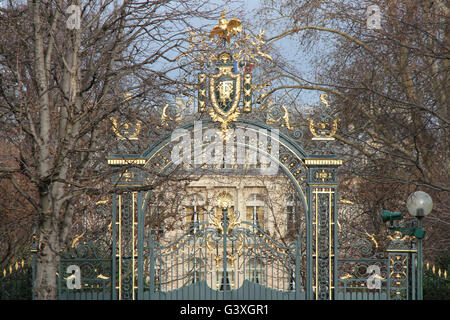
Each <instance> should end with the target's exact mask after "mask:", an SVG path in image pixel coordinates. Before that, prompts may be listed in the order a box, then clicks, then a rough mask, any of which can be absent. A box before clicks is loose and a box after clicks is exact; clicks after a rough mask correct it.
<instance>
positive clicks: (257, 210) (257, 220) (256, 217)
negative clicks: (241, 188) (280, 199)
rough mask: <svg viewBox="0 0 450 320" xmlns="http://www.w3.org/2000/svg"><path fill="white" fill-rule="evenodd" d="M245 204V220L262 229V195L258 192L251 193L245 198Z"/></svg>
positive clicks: (263, 208)
mask: <svg viewBox="0 0 450 320" xmlns="http://www.w3.org/2000/svg"><path fill="white" fill-rule="evenodd" d="M245 205H246V220H247V221H248V222H250V223H251V224H252V225H253V226H256V227H258V228H260V229H261V230H264V225H265V223H264V222H265V221H264V219H265V215H264V211H265V202H264V197H263V196H262V195H260V194H256V193H253V194H251V195H250V197H248V198H247V201H246V202H245Z"/></svg>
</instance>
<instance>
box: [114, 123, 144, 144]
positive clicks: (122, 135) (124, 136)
mask: <svg viewBox="0 0 450 320" xmlns="http://www.w3.org/2000/svg"><path fill="white" fill-rule="evenodd" d="M110 120H111V121H112V123H113V126H112V130H113V132H114V133H115V134H116V136H117V138H118V139H119V140H138V135H139V132H140V131H141V121H139V120H138V121H137V122H136V127H135V129H134V131H133V132H130V131H129V129H130V128H131V127H132V126H133V125H132V123H130V122H125V123H121V124H120V126H119V125H118V121H117V119H116V118H113V117H111V118H110ZM119 127H121V128H122V129H123V130H120V131H119ZM121 131H122V132H121Z"/></svg>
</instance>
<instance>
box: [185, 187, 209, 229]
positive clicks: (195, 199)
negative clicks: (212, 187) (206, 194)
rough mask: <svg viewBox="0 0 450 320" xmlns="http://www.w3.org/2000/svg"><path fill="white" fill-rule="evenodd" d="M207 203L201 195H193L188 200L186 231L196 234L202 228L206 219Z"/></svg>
mask: <svg viewBox="0 0 450 320" xmlns="http://www.w3.org/2000/svg"><path fill="white" fill-rule="evenodd" d="M204 205H205V201H204V199H203V197H202V196H201V195H199V194H193V195H191V196H190V197H189V198H188V202H187V203H186V205H185V209H186V231H187V232H189V233H194V232H195V230H198V228H200V227H201V223H203V222H204V219H205V209H204Z"/></svg>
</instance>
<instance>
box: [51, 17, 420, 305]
mask: <svg viewBox="0 0 450 320" xmlns="http://www.w3.org/2000/svg"><path fill="white" fill-rule="evenodd" d="M235 22H236V21H235ZM221 23H226V20H225V17H224V16H223V17H222V19H221ZM239 24H240V22H239ZM238 29H239V28H237V29H236V30H235V31H236V32H239V31H240V29H239V30H238ZM216 35H217V34H216ZM222 40H224V41H223V44H224V46H225V45H226V44H227V38H226V37H225V38H223V39H222ZM228 40H229V39H228ZM255 43H256V44H257V45H258V48H257V50H256V51H257V52H258V54H259V55H261V56H260V58H267V57H269V58H270V56H268V55H267V54H264V53H262V52H261V51H260V45H261V37H259V38H258V39H256V40H255ZM233 48H234V49H236V47H232V46H230V47H229V48H221V51H222V53H220V54H219V55H217V56H210V57H208V59H209V60H210V61H209V63H211V64H214V65H215V72H216V73H214V74H207V72H209V71H208V70H210V69H211V68H209V67H208V65H209V64H206V63H205V64H204V66H205V70H203V71H202V72H200V73H199V75H198V83H197V84H196V87H197V90H198V111H199V113H200V116H199V117H200V118H201V121H190V122H189V121H186V124H184V125H181V126H178V127H177V129H176V139H173V137H172V136H168V137H166V138H165V139H162V140H161V141H159V142H158V143H156V144H154V145H151V146H150V147H149V148H148V149H147V151H145V152H143V153H142V154H133V153H128V152H127V151H125V152H122V153H118V154H114V155H111V156H110V157H108V158H107V161H108V164H109V165H111V166H113V167H115V168H116V169H121V170H117V171H122V173H120V174H117V175H116V176H115V177H114V179H113V181H112V183H113V184H114V185H115V186H117V187H118V188H119V189H120V192H117V193H116V194H114V195H113V197H112V201H111V208H110V209H111V212H112V217H111V220H112V225H111V234H110V237H111V240H112V243H111V247H110V249H111V250H110V256H107V257H98V256H96V255H95V254H92V255H90V256H86V257H82V258H79V257H77V256H76V255H75V256H74V255H72V256H69V257H65V258H63V259H62V260H61V267H60V274H61V276H60V281H59V293H60V298H62V299H71V298H79V299H84V298H89V297H90V298H91V299H96V298H99V299H100V298H101V299H108V298H110V299H124V300H125V299H252V300H254V299H309V300H312V299H324V300H328V299H349V298H358V299H363V298H364V299H369V298H370V299H391V298H414V297H415V288H414V281H415V279H414V274H415V270H414V264H413V263H410V262H411V261H414V259H415V256H414V254H415V249H414V248H409V249H408V248H406V249H405V247H404V243H405V239H403V242H402V243H403V244H402V245H401V246H399V245H398V243H400V242H401V241H400V240H399V239H394V238H393V247H392V248H391V249H389V250H388V252H387V253H385V255H384V256H382V257H381V256H374V255H372V256H364V257H363V256H362V255H361V253H364V250H362V251H360V252H359V253H357V254H350V255H349V254H347V253H345V254H342V252H341V249H342V248H343V247H345V245H346V243H343V242H342V241H341V239H340V238H339V235H338V229H339V226H338V212H339V210H338V204H339V201H338V185H339V181H338V168H339V166H340V165H342V160H341V159H340V158H339V157H338V156H337V155H335V154H334V152H333V150H332V146H331V145H332V141H333V140H334V138H333V135H334V134H335V133H336V130H337V121H338V120H337V119H333V118H332V117H331V116H330V115H329V113H328V110H329V109H328V102H327V101H326V100H325V96H326V95H321V101H322V102H323V105H322V106H321V107H320V110H319V111H320V112H319V113H318V114H317V115H316V117H315V119H308V121H309V132H310V133H311V135H312V136H313V138H312V145H313V151H312V152H311V153H306V152H305V151H304V150H303V149H302V147H300V145H301V138H302V130H301V129H300V128H299V127H298V126H296V125H294V124H291V123H290V122H289V113H288V109H287V108H286V107H284V106H281V107H279V106H272V107H270V108H269V110H268V111H267V113H266V114H265V115H264V117H265V122H264V120H262V121H259V122H258V121H250V120H244V119H238V118H239V116H240V114H241V112H243V113H249V112H251V111H252V101H251V100H252V90H253V88H254V87H253V85H252V83H251V81H252V76H251V74H250V71H249V70H251V68H247V67H245V68H243V70H244V71H243V72H242V74H241V73H240V71H239V70H238V68H237V65H238V64H239V65H241V64H242V65H243V66H246V64H247V63H248V61H244V60H242V59H243V57H242V55H239V54H237V55H236V56H239V57H240V59H241V60H240V61H237V60H235V57H233V54H232V50H233ZM249 52H251V50H250V51H249ZM249 54H250V53H249ZM248 58H249V57H248ZM250 58H251V57H250ZM208 77H209V82H208ZM241 91H242V92H241ZM241 93H242V97H243V101H242V104H241V105H240V97H241ZM207 97H209V100H208V99H207ZM172 109H173V108H171V107H169V106H168V105H167V106H166V107H164V110H163V115H162V118H161V125H164V124H167V122H170V121H171V120H175V121H176V122H178V121H177V120H179V118H180V117H181V113H182V110H179V109H177V110H172ZM206 111H208V112H206ZM208 117H209V118H208ZM114 123H115V127H114V131H115V132H116V134H117V136H118V139H119V140H127V141H128V142H129V141H130V140H135V139H137V135H138V133H139V126H138V127H137V128H136V131H135V132H131V131H133V130H132V129H131V130H130V128H132V127H133V124H129V123H126V124H123V128H124V130H123V132H120V125H119V127H117V125H118V124H119V122H118V121H117V120H115V119H114ZM218 124H220V126H218ZM268 124H270V126H269V125H268ZM276 124H278V126H276ZM218 129H219V130H218ZM174 132H175V131H174ZM208 132H209V133H208ZM211 132H213V136H217V137H219V138H220V139H218V140H214V141H213V140H209V141H206V142H205V141H203V140H202V139H201V137H202V136H203V135H205V133H206V135H209V136H211ZM199 137H200V138H199ZM179 139H181V141H182V143H181V146H182V147H181V149H183V150H185V149H188V150H189V151H190V150H191V147H192V146H193V148H194V155H193V163H194V164H195V163H196V161H197V160H198V159H199V158H197V157H198V155H202V154H203V152H204V151H205V150H208V148H211V146H212V147H213V148H215V146H216V145H219V146H220V147H221V148H222V147H223V144H226V145H227V147H226V148H227V149H228V146H229V145H232V147H233V148H234V147H239V148H243V149H245V150H256V151H257V152H258V154H259V155H260V157H261V159H269V161H270V162H269V163H270V164H272V163H273V164H275V165H276V168H277V169H278V168H280V169H281V171H282V173H283V174H284V175H285V176H286V177H287V178H288V179H289V181H290V182H291V183H292V186H293V188H294V190H295V191H296V193H297V196H298V198H299V199H300V202H301V204H302V206H303V210H304V213H305V229H304V230H302V231H301V232H299V233H298V236H297V239H296V240H295V241H293V242H292V243H291V244H290V245H288V246H285V245H282V244H280V243H278V242H277V241H275V240H274V239H271V238H270V237H269V236H268V235H267V234H266V233H264V232H263V231H262V230H261V229H260V228H259V227H258V226H257V225H253V224H251V223H248V222H245V221H241V220H240V219H239V216H238V214H237V212H231V211H229V209H228V206H227V205H222V206H221V208H222V211H221V212H214V213H211V214H210V219H209V220H208V221H206V222H204V223H200V224H197V225H195V226H194V228H193V230H190V231H189V232H187V233H185V234H184V235H183V236H181V237H179V238H178V239H174V241H173V242H171V243H163V242H161V241H158V240H157V239H156V238H155V236H154V234H152V233H150V234H146V230H145V227H144V222H145V215H146V208H147V206H148V205H149V199H150V196H151V194H152V192H151V191H142V189H143V188H142V187H143V186H146V185H152V184H153V183H154V182H155V181H156V179H157V178H158V177H159V176H167V175H169V174H170V173H171V172H172V171H173V170H175V169H176V168H177V167H178V165H179V164H180V163H177V161H175V160H174V159H173V157H172V152H173V150H174V148H178V149H180V145H179V144H178V142H179ZM255 140H257V143H255ZM192 141H193V142H192ZM120 149H124V150H127V148H126V147H123V148H120ZM214 150H215V149H214ZM218 150H222V149H220V148H219V149H218ZM233 150H234V149H233ZM233 152H234V151H233ZM200 158H201V157H200ZM183 159H185V160H186V159H187V160H188V162H189V163H191V153H189V155H188V156H187V158H185V156H184V155H183ZM142 168H144V169H152V170H151V171H153V174H151V175H150V174H148V173H144V172H145V170H141V169H142ZM222 202H223V203H226V201H222ZM303 232H304V237H303V238H302V234H303ZM363 241H365V240H363ZM350 243H351V244H353V245H355V243H352V242H350ZM92 252H94V251H92ZM71 264H75V265H78V264H81V265H82V266H81V267H80V268H81V273H82V276H83V275H85V274H88V277H87V278H85V280H84V281H85V282H84V283H82V285H81V287H80V288H78V289H75V290H73V289H67V288H64V281H63V279H65V278H64V276H63V274H64V273H65V272H66V270H65V268H66V266H70V265H71ZM83 268H84V269H83ZM100 269H101V270H104V271H102V272H103V274H99V272H100V271H99V270H100ZM83 270H84V271H83ZM374 271H376V272H375V274H376V277H374ZM104 273H106V274H104ZM65 276H67V274H66V275H65ZM364 277H366V278H364ZM367 277H369V278H370V282H368V278H367ZM372 283H376V284H380V286H378V285H377V286H376V287H377V289H376V290H378V291H376V292H375V291H370V290H374V289H373V288H372ZM361 288H363V289H364V290H363V291H361ZM77 290H78V291H77ZM94 293H95V294H94Z"/></svg>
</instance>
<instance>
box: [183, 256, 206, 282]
mask: <svg viewBox="0 0 450 320" xmlns="http://www.w3.org/2000/svg"><path fill="white" fill-rule="evenodd" d="M205 268H206V265H205V263H204V261H203V260H202V259H200V258H196V257H194V258H192V259H190V260H189V264H188V281H187V284H191V283H196V282H199V281H202V280H204V279H205Z"/></svg>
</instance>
